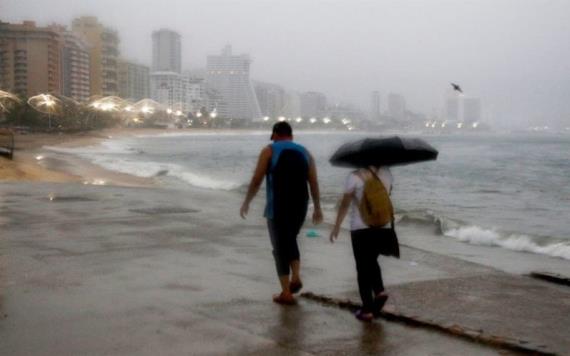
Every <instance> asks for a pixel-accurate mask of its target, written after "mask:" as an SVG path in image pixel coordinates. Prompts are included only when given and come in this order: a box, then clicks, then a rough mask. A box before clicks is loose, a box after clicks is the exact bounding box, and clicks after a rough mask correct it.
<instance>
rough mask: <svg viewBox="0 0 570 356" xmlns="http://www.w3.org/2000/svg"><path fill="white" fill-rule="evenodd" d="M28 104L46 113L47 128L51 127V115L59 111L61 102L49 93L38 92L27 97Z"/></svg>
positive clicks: (61, 106)
mask: <svg viewBox="0 0 570 356" xmlns="http://www.w3.org/2000/svg"><path fill="white" fill-rule="evenodd" d="M28 105H30V106H31V107H32V108H33V109H34V110H36V111H39V112H41V113H44V114H47V115H48V120H49V124H48V125H49V128H50V129H51V116H52V115H57V114H59V113H61V110H62V109H63V103H62V102H61V100H59V99H58V98H57V97H55V96H53V95H51V94H39V95H36V96H32V97H31V98H29V99H28Z"/></svg>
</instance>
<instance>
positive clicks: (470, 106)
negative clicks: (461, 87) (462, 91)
mask: <svg viewBox="0 0 570 356" xmlns="http://www.w3.org/2000/svg"><path fill="white" fill-rule="evenodd" d="M463 121H464V122H466V123H470V124H471V123H474V122H478V121H481V100H480V99H479V98H465V99H463Z"/></svg>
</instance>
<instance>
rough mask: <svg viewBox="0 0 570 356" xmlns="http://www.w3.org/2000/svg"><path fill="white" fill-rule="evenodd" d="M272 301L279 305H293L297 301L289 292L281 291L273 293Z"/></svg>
mask: <svg viewBox="0 0 570 356" xmlns="http://www.w3.org/2000/svg"><path fill="white" fill-rule="evenodd" d="M273 302H274V303H277V304H281V305H294V304H296V303H297V301H296V300H295V298H293V296H292V295H291V294H289V295H287V294H283V292H281V293H279V294H275V295H273Z"/></svg>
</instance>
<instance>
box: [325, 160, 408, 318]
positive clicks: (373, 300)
mask: <svg viewBox="0 0 570 356" xmlns="http://www.w3.org/2000/svg"><path fill="white" fill-rule="evenodd" d="M369 180H378V181H379V182H378V183H380V184H381V185H382V186H383V188H384V191H385V194H386V196H388V195H389V194H390V192H391V190H392V182H393V178H392V174H391V172H390V170H389V169H388V168H387V167H374V166H369V167H368V168H365V169H358V170H356V171H354V172H351V173H350V174H349V175H348V177H347V178H346V183H345V186H344V194H343V195H342V199H341V202H340V206H339V208H338V214H337V218H336V222H335V225H334V228H333V230H332V232H331V235H330V241H331V243H332V242H334V241H335V240H336V239H337V238H338V235H339V232H340V226H341V224H342V222H343V220H344V218H345V217H346V215H347V213H348V212H349V208H350V207H351V206H352V208H351V209H350V210H351V211H350V236H351V242H352V250H353V253H354V260H355V261H356V272H357V275H358V291H359V293H360V298H361V299H362V308H361V309H359V310H358V311H357V312H356V314H355V316H356V318H358V319H359V320H362V321H372V319H374V316H375V315H377V314H378V313H380V310H381V309H382V307H383V306H384V303H386V300H387V299H388V294H386V292H385V291H384V283H383V281H382V272H381V270H380V265H379V264H378V256H379V255H380V253H381V251H385V250H386V243H388V241H390V240H394V238H395V234H394V233H393V220H392V221H390V222H388V223H387V224H384V225H382V226H374V227H372V226H369V225H368V224H367V223H366V222H365V221H364V219H363V216H362V213H361V209H360V203H361V202H362V200H363V199H364V198H365V197H364V188H365V182H367V181H369ZM387 199H388V200H389V198H387ZM395 246H396V252H394V254H396V255H399V251H398V246H397V242H396V244H395Z"/></svg>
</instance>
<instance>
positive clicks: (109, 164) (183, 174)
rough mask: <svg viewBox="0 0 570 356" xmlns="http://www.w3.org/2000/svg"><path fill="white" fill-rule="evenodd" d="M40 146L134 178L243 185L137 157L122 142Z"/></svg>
mask: <svg viewBox="0 0 570 356" xmlns="http://www.w3.org/2000/svg"><path fill="white" fill-rule="evenodd" d="M44 148H45V149H48V150H50V151H53V152H58V153H64V154H72V155H76V156H79V157H80V158H82V159H85V160H87V161H89V162H91V163H93V164H96V165H98V166H100V167H103V168H104V169H107V170H110V171H115V172H120V173H125V174H130V175H133V176H137V177H143V178H151V177H156V176H171V177H174V178H177V179H179V180H181V181H183V182H185V183H187V184H190V185H193V186H195V187H198V188H206V189H216V190H228V191H229V190H234V189H237V188H239V187H240V186H241V185H243V182H235V181H230V180H225V179H219V178H213V177H211V176H208V175H204V174H198V173H195V172H191V171H188V170H187V168H185V167H183V166H180V165H177V164H173V163H158V162H152V161H144V160H141V157H142V156H141V155H139V154H140V153H142V152H140V151H137V150H134V149H132V148H130V146H129V144H128V142H125V141H112V140H107V141H103V142H101V144H99V145H95V146H85V147H74V148H68V147H54V146H45V147H44Z"/></svg>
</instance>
